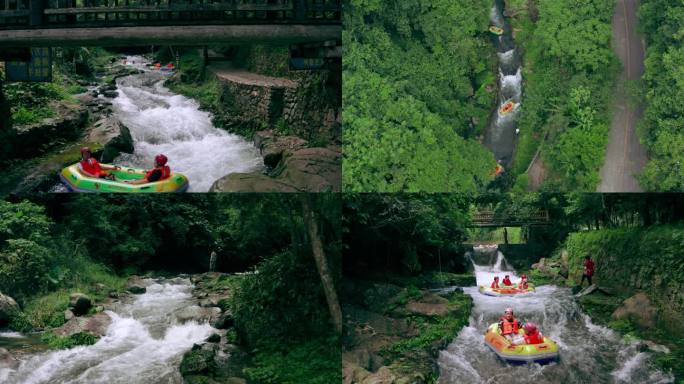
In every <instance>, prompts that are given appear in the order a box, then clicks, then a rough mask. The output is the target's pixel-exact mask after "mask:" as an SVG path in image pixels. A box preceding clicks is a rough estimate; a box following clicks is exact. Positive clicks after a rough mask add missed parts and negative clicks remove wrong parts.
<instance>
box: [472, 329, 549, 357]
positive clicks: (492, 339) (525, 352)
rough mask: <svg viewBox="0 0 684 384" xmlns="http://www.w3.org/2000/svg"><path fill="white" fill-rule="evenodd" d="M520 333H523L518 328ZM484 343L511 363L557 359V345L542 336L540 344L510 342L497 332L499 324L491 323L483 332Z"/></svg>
mask: <svg viewBox="0 0 684 384" xmlns="http://www.w3.org/2000/svg"><path fill="white" fill-rule="evenodd" d="M519 332H520V335H523V334H524V333H525V331H524V330H522V329H520V330H519ZM485 344H487V346H488V347H489V348H490V349H491V350H492V351H494V353H496V355H497V356H499V358H501V359H502V360H504V361H506V362H508V363H511V364H526V363H538V364H548V363H550V362H552V361H556V360H557V359H558V356H559V355H558V345H556V343H555V342H554V341H553V340H551V339H549V338H548V337H544V342H543V343H541V344H512V343H511V342H510V341H508V339H506V338H505V337H503V336H501V334H500V333H499V324H496V323H494V324H492V325H490V326H489V328H488V329H487V333H485Z"/></svg>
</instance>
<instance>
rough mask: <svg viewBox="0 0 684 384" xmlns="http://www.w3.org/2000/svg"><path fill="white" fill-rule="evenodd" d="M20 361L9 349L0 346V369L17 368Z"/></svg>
mask: <svg viewBox="0 0 684 384" xmlns="http://www.w3.org/2000/svg"><path fill="white" fill-rule="evenodd" d="M19 364H20V361H19V360H17V359H16V358H15V357H14V356H13V355H12V354H11V353H10V352H9V351H8V350H7V349H5V348H0V369H17V367H19Z"/></svg>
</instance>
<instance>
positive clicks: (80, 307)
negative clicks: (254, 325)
mask: <svg viewBox="0 0 684 384" xmlns="http://www.w3.org/2000/svg"><path fill="white" fill-rule="evenodd" d="M92 305H93V304H92V302H91V301H90V298H89V297H88V296H86V295H84V294H83V293H72V294H71V295H69V309H71V311H72V312H73V313H74V315H76V316H81V315H85V314H86V313H88V310H90V307H92Z"/></svg>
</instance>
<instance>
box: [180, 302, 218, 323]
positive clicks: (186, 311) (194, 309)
mask: <svg viewBox="0 0 684 384" xmlns="http://www.w3.org/2000/svg"><path fill="white" fill-rule="evenodd" d="M173 315H174V316H175V317H176V320H177V321H178V322H179V323H181V324H184V323H187V322H189V321H196V322H198V323H201V322H209V323H212V324H213V323H215V322H216V321H217V319H218V318H219V317H220V315H221V310H220V309H219V308H216V307H199V306H197V305H191V306H188V307H183V308H180V309H178V310H176V311H175V312H174V313H173Z"/></svg>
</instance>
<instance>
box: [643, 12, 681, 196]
mask: <svg viewBox="0 0 684 384" xmlns="http://www.w3.org/2000/svg"><path fill="white" fill-rule="evenodd" d="M641 4H642V5H641V7H640V10H639V15H640V22H641V26H642V29H643V30H644V32H645V35H646V39H647V42H648V50H647V52H646V53H647V55H646V73H645V75H644V77H643V86H644V89H645V90H646V91H645V93H646V100H647V102H648V106H647V108H646V111H645V114H644V119H643V121H642V124H641V126H640V127H639V133H640V136H641V140H642V142H643V143H644V144H645V145H646V146H647V147H648V150H649V155H650V161H649V163H648V164H647V166H646V168H645V169H644V171H643V173H642V175H641V176H640V178H639V180H640V182H641V185H642V186H643V187H644V188H645V189H646V190H649V191H658V192H675V191H682V190H684V172H682V168H681V167H682V163H683V162H684V132H683V131H682V129H681V127H682V126H684V103H682V100H681V99H682V93H683V92H684V82H683V81H682V75H683V74H684V62H683V60H684V47H683V46H682V38H683V35H682V32H681V31H682V30H683V28H684V16H682V15H684V4H681V3H680V2H673V1H667V0H646V1H642V2H641Z"/></svg>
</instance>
